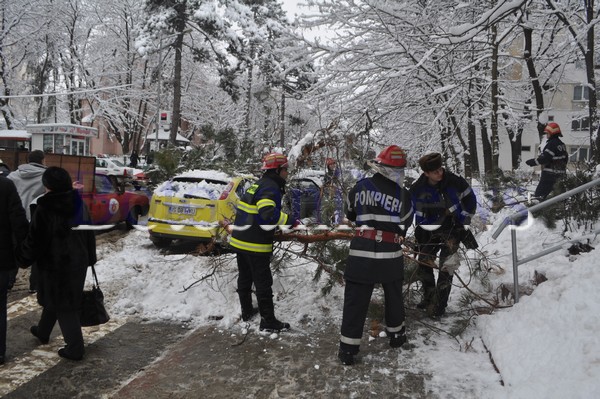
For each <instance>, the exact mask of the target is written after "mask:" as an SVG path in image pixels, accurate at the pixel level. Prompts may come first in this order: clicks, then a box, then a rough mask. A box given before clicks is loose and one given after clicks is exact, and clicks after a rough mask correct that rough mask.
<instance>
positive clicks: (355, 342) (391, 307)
mask: <svg viewBox="0 0 600 399" xmlns="http://www.w3.org/2000/svg"><path fill="white" fill-rule="evenodd" d="M402 281H403V280H402V279H399V280H396V281H392V282H389V283H382V284H381V286H382V287H383V295H384V299H385V324H386V326H387V328H388V330H391V331H394V332H397V331H399V330H400V327H401V326H402V324H403V323H404V318H405V314H404V297H403V294H402ZM374 287H375V284H361V283H357V282H354V281H349V280H346V287H345V290H344V313H343V316H342V328H341V338H340V349H342V350H343V351H345V352H350V353H353V354H356V353H358V349H359V346H360V340H361V338H362V334H363V329H364V326H365V320H366V319H367V312H368V310H369V303H370V302H371V295H372V294H373V289H374Z"/></svg>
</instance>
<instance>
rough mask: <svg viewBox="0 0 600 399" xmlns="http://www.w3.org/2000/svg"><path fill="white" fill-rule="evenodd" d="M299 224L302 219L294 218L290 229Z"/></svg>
mask: <svg viewBox="0 0 600 399" xmlns="http://www.w3.org/2000/svg"><path fill="white" fill-rule="evenodd" d="M301 224H302V220H300V219H296V220H294V223H292V229H294V228H296V227H298V226H300V225H301Z"/></svg>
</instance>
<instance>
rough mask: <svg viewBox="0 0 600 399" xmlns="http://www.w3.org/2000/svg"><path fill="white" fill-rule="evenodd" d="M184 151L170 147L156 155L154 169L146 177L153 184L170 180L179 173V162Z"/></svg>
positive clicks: (147, 172)
mask: <svg viewBox="0 0 600 399" xmlns="http://www.w3.org/2000/svg"><path fill="white" fill-rule="evenodd" d="M182 154H183V150H181V149H180V148H177V147H173V146H168V147H166V148H163V149H162V150H160V151H158V152H156V153H155V154H154V168H153V169H150V170H148V171H146V175H147V176H148V178H149V179H150V181H151V182H152V183H153V184H158V183H161V182H163V181H165V180H169V179H170V178H171V177H173V176H175V175H176V174H177V172H179V170H180V169H179V160H180V159H181V156H182Z"/></svg>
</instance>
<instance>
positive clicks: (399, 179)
mask: <svg viewBox="0 0 600 399" xmlns="http://www.w3.org/2000/svg"><path fill="white" fill-rule="evenodd" d="M369 166H371V168H372V169H373V170H374V171H375V172H376V173H375V175H373V176H372V177H369V178H365V179H362V180H360V181H358V182H357V183H356V185H355V186H354V187H353V188H352V189H351V190H350V192H349V194H348V198H347V203H346V216H347V217H348V219H349V220H351V221H354V222H356V226H357V229H356V232H355V236H354V238H353V239H352V241H351V242H350V252H349V256H348V260H347V262H346V270H345V273H344V279H345V280H346V286H345V292H344V311H343V319H342V328H341V337H340V348H339V352H338V357H339V359H340V361H341V362H342V364H345V365H351V364H354V360H355V359H354V358H355V355H356V354H357V353H358V351H359V346H360V341H361V337H362V332H363V327H364V323H365V319H366V317H367V310H368V308H369V302H370V300H371V294H372V293H373V288H374V286H375V284H377V283H381V285H382V286H383V290H384V295H385V322H386V332H387V334H388V336H389V337H390V345H391V346H392V347H395V348H397V347H400V346H401V345H402V344H403V343H404V342H406V330H405V327H404V300H403V297H402V283H403V278H404V259H403V252H402V247H401V243H402V242H403V239H404V236H405V235H406V229H407V228H408V227H409V226H410V225H411V224H412V219H413V208H412V203H411V199H410V194H409V192H408V191H407V190H406V189H405V188H404V184H403V180H404V167H405V166H406V154H405V152H404V150H402V149H401V148H400V147H398V146H396V145H392V146H389V147H387V148H386V149H384V150H383V151H382V152H381V153H380V154H379V155H378V156H377V158H375V160H374V161H373V162H369Z"/></svg>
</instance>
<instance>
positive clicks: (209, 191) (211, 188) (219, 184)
mask: <svg viewBox="0 0 600 399" xmlns="http://www.w3.org/2000/svg"><path fill="white" fill-rule="evenodd" d="M190 180H191V181H190ZM230 181H231V176H229V175H228V174H227V173H224V172H219V171H216V170H188V171H187V172H183V173H181V174H179V175H177V176H175V177H174V178H173V179H172V180H168V181H166V182H164V183H162V184H161V185H159V186H158V187H157V188H156V189H155V190H154V195H158V196H163V197H178V198H201V199H209V200H217V199H219V197H220V196H221V194H222V193H223V190H225V188H226V187H227V184H228V183H229V182H230Z"/></svg>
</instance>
